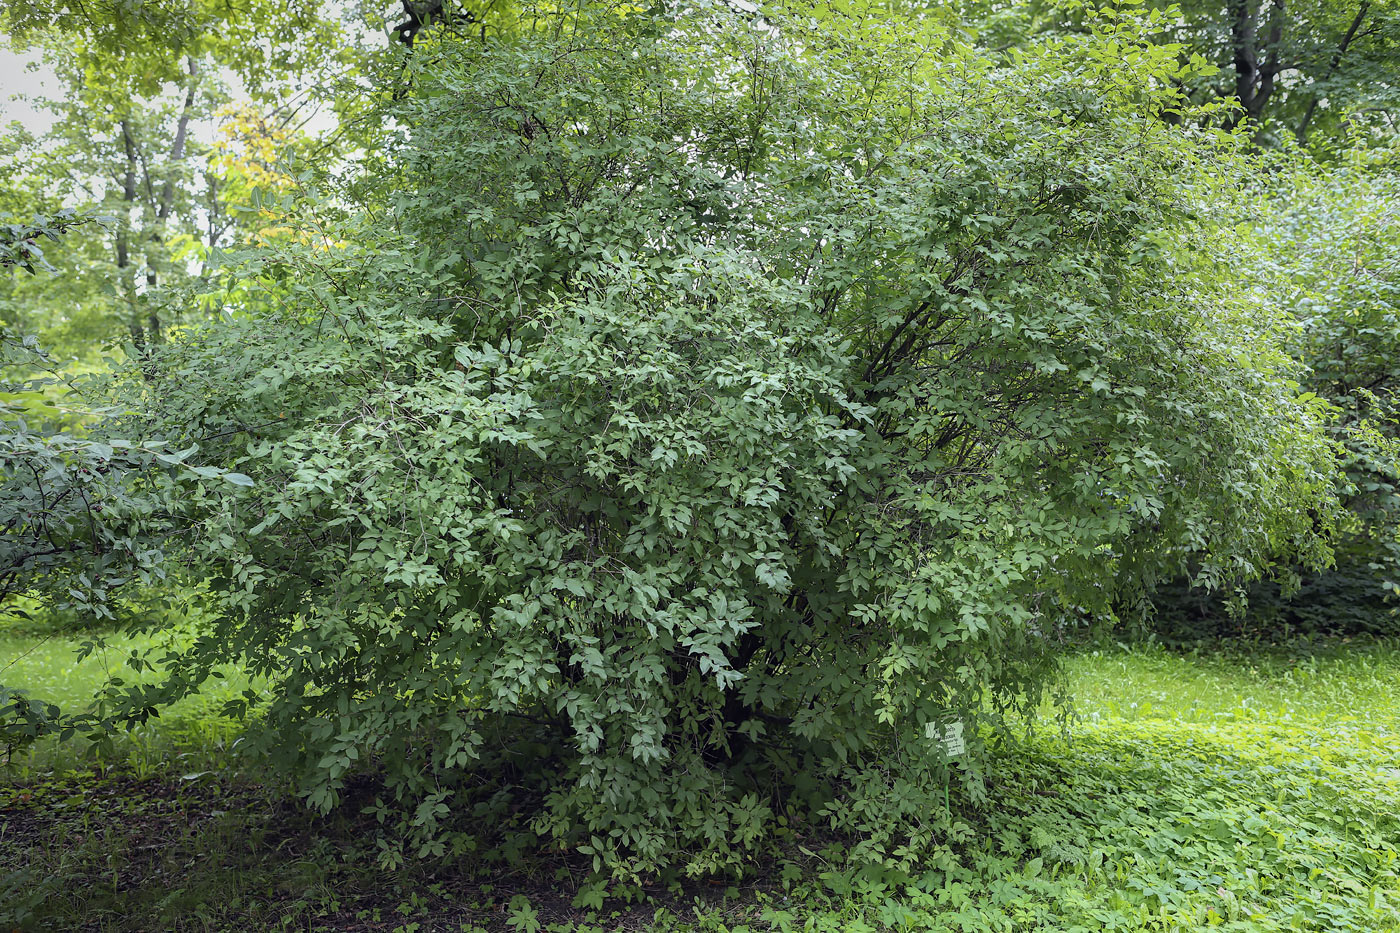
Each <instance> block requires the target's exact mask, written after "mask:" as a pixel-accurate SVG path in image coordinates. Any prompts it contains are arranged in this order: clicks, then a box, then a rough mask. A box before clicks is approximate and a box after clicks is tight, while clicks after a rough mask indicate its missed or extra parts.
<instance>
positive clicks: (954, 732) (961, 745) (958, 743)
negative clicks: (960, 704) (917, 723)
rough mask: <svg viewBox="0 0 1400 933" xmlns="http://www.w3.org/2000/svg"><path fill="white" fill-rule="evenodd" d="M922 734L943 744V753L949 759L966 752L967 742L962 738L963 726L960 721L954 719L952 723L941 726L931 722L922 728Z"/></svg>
mask: <svg viewBox="0 0 1400 933" xmlns="http://www.w3.org/2000/svg"><path fill="white" fill-rule="evenodd" d="M924 734H925V735H927V736H928V737H929V738H931V739H936V740H938V741H941V742H942V743H943V752H944V754H946V755H947V756H948V757H949V758H955V757H957V756H958V755H961V754H963V753H964V752H966V751H967V741H966V740H965V739H964V738H963V724H962V720H961V719H954V720H953V721H952V722H949V723H944V724H942V727H941V728H940V725H939V723H936V722H931V723H929V724H928V725H926V726H925V727H924Z"/></svg>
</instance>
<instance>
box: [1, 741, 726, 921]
mask: <svg viewBox="0 0 1400 933" xmlns="http://www.w3.org/2000/svg"><path fill="white" fill-rule="evenodd" d="M374 839H375V829H374V824H373V823H371V822H368V821H367V820H366V819H363V818H355V817H346V816H339V817H335V818H333V819H320V818H317V817H315V816H314V815H312V814H310V813H309V812H308V811H307V810H306V809H305V808H304V807H302V806H301V805H300V804H299V803H298V802H297V801H296V800H295V799H293V798H290V797H287V796H285V795H279V794H276V793H275V792H273V791H271V790H270V789H268V788H266V787H263V786H260V785H258V784H256V783H252V782H249V781H246V780H238V779H232V778H229V777H226V776H222V775H219V774H215V773H200V774H189V775H182V776H163V777H136V776H134V775H132V774H130V773H127V772H123V771H121V770H115V769H97V770H88V771H82V772H70V773H67V774H63V775H56V776H53V777H49V778H45V779H42V780H38V781H33V782H28V783H24V784H8V785H7V784H5V783H4V777H3V774H0V930H8V929H10V928H14V929H17V930H30V929H33V930H54V931H58V930H75V931H77V930H81V931H99V930H100V931H108V930H133V931H135V930H140V931H150V930H191V931H193V930H201V931H224V930H228V931H238V933H245V931H246V933H253V931H262V930H278V929H295V930H312V931H314V930H327V931H392V930H403V931H405V933H409V931H418V933H427V931H439V930H443V931H447V930H451V931H461V930H468V931H476V930H480V931H491V933H495V931H503V933H504V931H515V930H517V929H518V928H519V927H518V924H517V926H511V925H509V923H508V921H510V920H511V919H512V916H517V919H518V915H515V914H514V911H513V909H512V906H511V902H512V899H513V898H518V897H519V896H521V895H524V896H525V897H527V898H528V899H529V902H530V907H531V909H532V910H534V911H535V912H536V917H537V922H538V923H539V924H540V927H541V928H542V929H544V930H548V929H549V928H550V927H551V925H554V927H555V929H561V928H564V927H565V926H567V925H569V924H575V925H579V926H580V929H592V930H599V929H601V930H642V929H649V928H651V927H653V925H654V922H655V919H656V915H657V911H658V910H662V911H663V912H664V913H668V914H669V915H670V916H672V917H687V916H694V914H693V911H694V910H695V908H696V907H697V906H701V907H703V909H704V910H705V912H706V913H709V914H712V915H713V913H714V912H716V911H720V912H724V911H726V905H728V909H729V910H732V911H734V912H736V913H742V912H744V911H745V910H747V908H746V907H745V906H743V905H745V904H749V903H752V894H753V889H752V888H746V889H744V890H739V889H736V888H734V887H730V886H728V885H727V884H726V883H698V884H690V885H686V886H684V887H682V888H679V889H677V888H676V887H675V886H671V887H669V888H668V887H665V886H661V885H643V886H641V887H638V888H634V889H630V890H624V891H623V894H624V895H625V896H624V897H623V898H615V899H612V900H609V901H608V902H606V903H605V904H604V907H603V909H601V910H587V909H584V908H580V907H575V906H574V903H573V902H574V896H575V893H576V891H577V890H578V886H579V884H580V883H582V882H584V881H585V880H586V874H587V871H586V868H585V866H584V864H583V863H582V862H576V863H571V862H570V860H568V859H564V858H561V859H559V860H557V861H555V862H552V863H544V862H540V861H538V860H536V861H533V862H531V863H530V864H528V865H527V866H524V867H516V868H513V869H512V868H503V867H501V866H500V865H495V866H493V865H490V864H487V863H486V862H484V861H482V860H475V861H474V862H472V863H471V864H465V863H463V864H458V865H454V866H448V867H444V866H440V865H439V866H426V865H409V866H405V867H403V868H400V869H397V870H395V871H385V870H383V869H381V868H379V867H378V865H377V864H376V860H375V851H376V850H375V845H374ZM516 903H517V905H518V904H519V901H518V900H517V901H516ZM415 924H416V925H415Z"/></svg>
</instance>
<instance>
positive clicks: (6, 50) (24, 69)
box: [0, 45, 62, 136]
mask: <svg viewBox="0 0 1400 933" xmlns="http://www.w3.org/2000/svg"><path fill="white" fill-rule="evenodd" d="M61 89H62V86H61V84H60V82H59V80H58V78H57V77H55V76H54V73H53V71H52V69H50V68H47V67H46V66H45V65H44V64H43V63H42V62H40V61H39V60H38V56H37V55H30V54H23V53H20V52H16V51H15V50H14V49H12V48H10V47H9V46H7V45H0V124H8V123H11V122H15V121H18V122H19V123H20V125H22V126H23V127H24V128H25V129H27V130H29V131H30V132H31V133H33V134H34V135H35V136H42V135H43V134H45V133H47V132H48V131H49V130H50V129H51V128H52V127H53V124H54V115H53V114H52V113H50V112H49V111H48V110H46V109H44V108H43V107H42V106H36V104H38V102H39V101H41V100H42V99H43V98H45V97H52V96H53V95H55V94H57V93H59V91H60V90H61Z"/></svg>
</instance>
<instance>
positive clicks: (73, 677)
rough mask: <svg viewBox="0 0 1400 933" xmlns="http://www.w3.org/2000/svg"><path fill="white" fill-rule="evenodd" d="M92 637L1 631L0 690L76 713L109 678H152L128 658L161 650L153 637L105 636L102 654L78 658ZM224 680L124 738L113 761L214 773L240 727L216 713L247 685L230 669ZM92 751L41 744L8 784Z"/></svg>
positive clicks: (149, 769)
mask: <svg viewBox="0 0 1400 933" xmlns="http://www.w3.org/2000/svg"><path fill="white" fill-rule="evenodd" d="M92 637H93V636H90V635H87V634H79V633H74V632H69V631H64V630H62V629H61V628H55V627H51V626H50V627H46V626H32V625H26V626H16V625H13V624H12V625H10V626H7V627H4V628H0V684H5V685H7V686H10V687H17V688H19V689H22V690H25V691H27V692H28V693H29V694H30V695H31V696H32V697H34V698H35V699H39V700H44V701H47V702H49V703H54V704H57V705H58V706H59V708H60V709H62V710H63V711H64V712H73V713H76V712H81V711H83V710H85V709H87V708H88V707H89V706H90V705H91V702H92V698H93V696H94V695H95V694H96V693H97V691H98V689H99V688H100V687H101V685H102V684H104V683H106V681H107V680H108V678H109V677H111V676H117V677H121V678H124V679H125V680H127V681H129V682H131V681H136V680H140V679H141V676H144V677H147V678H149V677H150V675H149V674H146V675H136V674H134V673H133V672H132V671H131V670H130V669H129V668H128V667H127V665H126V658H127V657H128V656H129V655H130V654H131V653H132V652H144V651H146V650H148V649H150V648H153V647H159V645H160V642H159V641H158V640H157V639H156V638H155V637H153V636H149V635H138V636H131V635H104V636H103V637H102V639H101V640H102V642H103V643H104V647H101V648H98V649H97V650H95V651H93V652H92V653H91V654H89V655H88V656H87V657H83V658H80V656H79V650H80V648H81V647H82V646H83V644H84V642H87V641H90V640H92ZM221 673H223V674H224V675H225V676H224V679H223V680H221V681H218V682H216V683H211V684H209V685H208V687H207V688H206V689H205V690H204V691H203V692H202V693H201V694H199V695H197V696H193V697H189V698H187V699H185V700H182V701H181V702H180V703H178V704H176V705H174V706H172V707H171V708H170V709H169V710H167V711H165V712H164V713H163V714H162V716H161V718H160V719H159V720H156V721H153V722H152V723H150V724H148V725H146V726H143V727H141V728H138V729H136V730H134V731H132V732H130V733H128V734H126V735H124V736H123V737H122V738H121V739H120V740H119V741H118V742H117V743H116V745H117V747H116V749H115V755H112V756H109V757H110V758H112V759H114V760H117V761H121V762H123V763H124V764H127V765H129V766H130V767H131V768H132V769H133V770H135V771H136V772H137V773H138V774H141V775H145V774H148V773H153V772H154V771H156V770H158V769H159V768H161V767H162V766H163V765H174V766H180V767H184V766H195V765H198V766H200V767H203V768H210V767H217V766H220V765H221V764H223V763H224V762H225V761H226V760H227V757H228V756H227V751H228V746H229V744H230V743H231V742H232V741H233V740H234V739H235V738H236V737H237V733H238V726H237V724H236V723H234V722H231V721H229V720H227V719H224V718H222V717H220V716H219V715H218V711H219V708H220V707H221V706H222V705H223V704H224V703H225V702H227V701H228V700H230V699H232V698H234V697H235V696H237V695H238V694H239V693H241V692H242V691H243V689H244V688H245V687H247V686H248V679H247V678H246V677H244V676H242V675H241V674H240V673H239V672H238V671H235V670H231V669H226V670H224V671H221ZM87 752H88V749H87V747H86V746H85V745H83V744H82V743H80V742H68V743H63V744H60V743H59V742H57V741H54V740H52V739H49V740H44V741H41V742H38V743H36V744H35V745H34V746H33V747H31V748H29V749H26V750H25V751H24V752H22V753H20V754H18V755H16V756H15V760H14V761H12V762H11V763H10V777H11V779H18V780H27V779H29V778H30V777H32V776H33V775H35V774H39V773H42V772H45V771H53V770H55V769H64V768H76V767H81V766H83V764H84V763H85V760H86V756H87Z"/></svg>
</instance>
